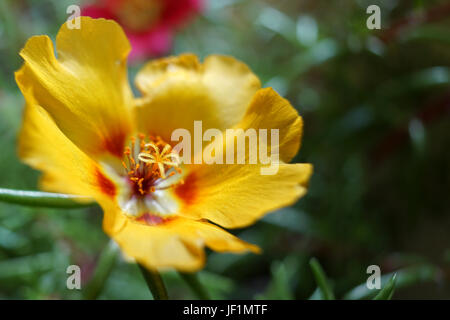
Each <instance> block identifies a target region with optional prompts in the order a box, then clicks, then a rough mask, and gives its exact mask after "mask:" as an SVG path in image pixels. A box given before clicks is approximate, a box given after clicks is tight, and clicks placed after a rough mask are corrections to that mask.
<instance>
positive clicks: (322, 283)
mask: <svg viewBox="0 0 450 320" xmlns="http://www.w3.org/2000/svg"><path fill="white" fill-rule="evenodd" d="M309 265H310V266H311V270H312V272H313V274H314V277H315V278H316V282H317V285H318V286H319V289H320V291H321V293H322V298H323V299H324V300H334V293H333V291H332V290H331V287H330V285H329V283H328V280H327V277H326V275H325V272H324V271H323V269H322V267H321V265H320V263H319V261H317V259H316V258H312V259H311V260H309Z"/></svg>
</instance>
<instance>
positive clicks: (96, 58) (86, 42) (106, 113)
mask: <svg viewBox="0 0 450 320" xmlns="http://www.w3.org/2000/svg"><path fill="white" fill-rule="evenodd" d="M56 49H57V54H58V59H56V58H55V56H54V49H53V44H52V42H51V40H50V39H49V38H48V37H47V36H35V37H32V38H31V39H29V40H28V42H27V43H26V45H25V47H24V49H22V51H21V53H20V54H21V56H22V57H23V58H24V60H25V63H24V65H23V67H22V68H21V69H20V70H19V71H18V72H17V73H16V81H17V83H18V85H19V87H20V89H21V91H22V92H23V94H24V96H25V99H27V100H29V99H30V98H31V96H32V97H33V99H35V100H36V101H37V103H38V104H39V105H40V106H42V107H43V108H44V109H45V110H46V111H47V112H48V113H49V114H50V116H51V117H52V118H53V119H54V121H55V122H56V124H57V125H58V127H59V128H60V129H61V131H62V132H63V133H64V134H65V135H66V136H67V137H68V138H69V139H70V140H72V141H73V142H74V143H75V144H76V145H77V146H78V147H79V148H80V149H81V150H83V151H85V152H86V153H88V154H89V155H92V156H95V157H99V156H106V155H114V156H118V157H122V149H123V146H124V143H125V139H126V137H127V135H128V134H129V133H130V132H131V130H132V122H131V119H132V117H131V112H130V107H131V105H132V103H133V100H132V94H131V90H130V88H129V85H128V82H127V81H128V80H127V71H126V56H127V54H128V52H129V50H130V45H129V43H128V40H127V39H126V37H125V35H124V33H123V31H122V29H121V28H120V27H119V26H118V25H117V24H116V23H115V22H113V21H108V20H103V19H98V20H94V19H91V18H89V17H81V28H80V29H69V28H68V26H67V24H64V25H63V26H62V27H61V29H60V31H59V33H58V35H57V38H56Z"/></svg>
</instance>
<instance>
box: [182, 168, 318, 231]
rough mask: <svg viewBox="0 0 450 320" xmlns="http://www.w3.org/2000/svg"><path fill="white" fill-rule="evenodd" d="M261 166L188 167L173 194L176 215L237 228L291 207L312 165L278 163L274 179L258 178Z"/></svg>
mask: <svg viewBox="0 0 450 320" xmlns="http://www.w3.org/2000/svg"><path fill="white" fill-rule="evenodd" d="M261 168H263V166H262V165H236V164H234V165H225V164H222V165H220V164H213V165H198V166H195V165H194V166H192V167H191V172H190V173H189V174H188V176H187V178H186V180H185V183H184V184H183V185H181V186H179V187H177V189H176V190H175V193H176V194H177V195H178V197H179V198H180V199H181V201H180V202H181V203H183V206H182V207H181V209H180V214H182V215H183V216H186V217H190V218H192V219H200V218H202V219H208V220H210V221H211V222H213V223H216V224H218V225H221V226H223V227H225V228H241V227H245V226H248V225H250V224H252V223H254V222H255V221H256V220H258V219H260V218H261V217H262V216H264V215H265V214H266V213H269V212H271V211H274V210H276V209H279V208H281V207H284V206H287V205H290V204H293V203H294V202H295V201H296V200H297V199H299V198H300V197H302V196H303V195H304V194H305V193H306V191H307V184H308V181H309V178H310V176H311V174H312V165H310V164H307V163H298V164H284V163H280V164H279V167H278V173H277V174H275V175H261Z"/></svg>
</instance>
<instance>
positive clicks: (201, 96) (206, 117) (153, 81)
mask: <svg viewBox="0 0 450 320" xmlns="http://www.w3.org/2000/svg"><path fill="white" fill-rule="evenodd" d="M136 85H137V87H138V88H139V89H140V91H141V92H142V93H143V96H144V97H143V98H142V99H139V100H138V102H137V107H136V115H137V121H138V123H139V128H140V130H141V131H143V132H145V133H153V134H158V135H160V136H161V137H162V138H163V139H164V140H165V141H167V142H169V141H170V140H171V139H170V138H171V134H172V132H173V131H174V130H175V129H178V128H184V129H187V130H190V131H191V132H192V129H193V125H194V121H195V120H202V122H203V123H202V124H203V129H204V130H206V129H209V128H217V129H220V130H222V129H225V128H231V127H232V126H234V125H236V124H237V123H238V122H239V121H240V120H241V119H242V116H243V115H244V113H245V111H246V109H247V107H248V104H249V103H250V101H251V99H252V97H253V95H254V94H255V92H256V91H257V90H258V89H259V88H260V86H261V85H260V82H259V80H258V78H257V77H256V76H255V75H254V74H253V73H252V72H251V71H250V69H249V68H248V67H247V66H246V65H245V64H243V63H242V62H239V61H237V60H235V59H234V58H231V57H226V56H217V55H212V56H209V57H207V58H206V59H205V61H204V63H203V64H200V63H199V61H198V60H197V57H196V56H194V55H191V54H186V55H181V56H179V57H170V58H166V59H160V60H156V61H152V62H150V63H148V64H147V65H145V66H144V68H143V69H142V70H141V71H140V72H139V73H138V75H137V77H136Z"/></svg>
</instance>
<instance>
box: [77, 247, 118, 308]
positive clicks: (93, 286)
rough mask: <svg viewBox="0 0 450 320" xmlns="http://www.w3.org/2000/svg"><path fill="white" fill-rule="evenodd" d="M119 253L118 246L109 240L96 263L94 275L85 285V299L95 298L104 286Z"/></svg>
mask: <svg viewBox="0 0 450 320" xmlns="http://www.w3.org/2000/svg"><path fill="white" fill-rule="evenodd" d="M118 255H119V248H118V247H117V245H116V244H115V243H114V242H113V241H110V242H109V243H108V245H107V246H106V248H105V250H103V252H102V254H101V255H100V258H99V260H98V263H97V268H96V269H95V272H94V275H93V276H92V279H91V281H90V282H89V283H88V285H87V286H86V289H85V291H84V293H83V298H84V299H86V300H95V299H97V297H98V296H99V295H100V293H101V292H102V290H103V288H104V287H105V284H106V281H107V280H108V277H109V275H110V274H111V272H112V270H113V268H114V266H115V264H116V262H117V257H118Z"/></svg>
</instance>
